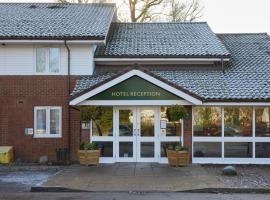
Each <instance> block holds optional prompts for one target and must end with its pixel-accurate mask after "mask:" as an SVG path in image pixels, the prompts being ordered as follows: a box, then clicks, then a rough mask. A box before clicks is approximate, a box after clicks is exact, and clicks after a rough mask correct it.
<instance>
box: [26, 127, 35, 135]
mask: <svg viewBox="0 0 270 200" xmlns="http://www.w3.org/2000/svg"><path fill="white" fill-rule="evenodd" d="M24 133H25V135H33V134H34V129H33V128H25V129H24Z"/></svg>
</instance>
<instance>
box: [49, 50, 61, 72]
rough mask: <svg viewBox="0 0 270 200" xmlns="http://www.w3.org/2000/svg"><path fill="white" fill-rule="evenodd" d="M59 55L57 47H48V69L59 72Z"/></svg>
mask: <svg viewBox="0 0 270 200" xmlns="http://www.w3.org/2000/svg"><path fill="white" fill-rule="evenodd" d="M59 57H60V51H59V48H50V54H49V71H50V72H54V73H57V72H59V66H60V63H59Z"/></svg>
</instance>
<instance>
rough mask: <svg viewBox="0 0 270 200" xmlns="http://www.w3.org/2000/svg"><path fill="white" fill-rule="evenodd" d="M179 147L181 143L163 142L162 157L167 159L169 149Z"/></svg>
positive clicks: (161, 147)
mask: <svg viewBox="0 0 270 200" xmlns="http://www.w3.org/2000/svg"><path fill="white" fill-rule="evenodd" d="M177 145H179V142H161V145H160V155H161V157H167V149H168V148H169V149H174V148H175V146H177Z"/></svg>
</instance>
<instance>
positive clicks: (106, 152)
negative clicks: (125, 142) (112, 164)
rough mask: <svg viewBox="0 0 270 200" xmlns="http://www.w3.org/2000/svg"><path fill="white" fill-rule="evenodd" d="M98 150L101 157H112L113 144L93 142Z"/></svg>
mask: <svg viewBox="0 0 270 200" xmlns="http://www.w3.org/2000/svg"><path fill="white" fill-rule="evenodd" d="M95 143H96V144H97V147H98V149H100V154H101V155H100V156H101V157H113V143H112V142H95Z"/></svg>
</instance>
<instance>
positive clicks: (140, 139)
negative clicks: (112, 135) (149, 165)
mask: <svg viewBox="0 0 270 200" xmlns="http://www.w3.org/2000/svg"><path fill="white" fill-rule="evenodd" d="M115 112H116V113H115V114H116V127H117V130H116V140H115V148H116V162H157V161H158V159H157V144H156V141H157V139H158V138H157V137H158V136H157V125H156V124H157V123H158V121H157V120H158V119H157V108H156V107H118V108H116V109H115Z"/></svg>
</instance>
